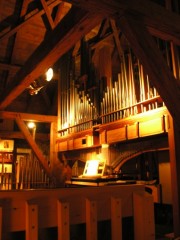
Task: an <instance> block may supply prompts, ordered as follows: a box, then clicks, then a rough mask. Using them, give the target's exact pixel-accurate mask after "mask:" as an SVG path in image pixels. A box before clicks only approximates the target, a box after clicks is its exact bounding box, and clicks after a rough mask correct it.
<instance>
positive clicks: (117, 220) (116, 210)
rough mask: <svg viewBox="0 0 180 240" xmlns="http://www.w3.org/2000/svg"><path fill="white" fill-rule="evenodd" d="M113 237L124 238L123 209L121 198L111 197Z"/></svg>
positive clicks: (119, 239) (114, 238)
mask: <svg viewBox="0 0 180 240" xmlns="http://www.w3.org/2000/svg"><path fill="white" fill-rule="evenodd" d="M111 238H112V240H121V239H122V210H121V199H120V198H111Z"/></svg>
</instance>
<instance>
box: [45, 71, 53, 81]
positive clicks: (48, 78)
mask: <svg viewBox="0 0 180 240" xmlns="http://www.w3.org/2000/svg"><path fill="white" fill-rule="evenodd" d="M52 78H53V69H52V68H49V69H48V70H47V72H46V81H48V82H49V81H51V79H52Z"/></svg>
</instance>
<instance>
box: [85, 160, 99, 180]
mask: <svg viewBox="0 0 180 240" xmlns="http://www.w3.org/2000/svg"><path fill="white" fill-rule="evenodd" d="M86 166H87V167H86V175H88V176H93V175H96V174H97V173H98V166H99V160H89V161H87V165H86Z"/></svg>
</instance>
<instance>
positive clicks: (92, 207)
mask: <svg viewBox="0 0 180 240" xmlns="http://www.w3.org/2000/svg"><path fill="white" fill-rule="evenodd" d="M86 240H97V204H96V202H95V201H90V200H89V199H86Z"/></svg>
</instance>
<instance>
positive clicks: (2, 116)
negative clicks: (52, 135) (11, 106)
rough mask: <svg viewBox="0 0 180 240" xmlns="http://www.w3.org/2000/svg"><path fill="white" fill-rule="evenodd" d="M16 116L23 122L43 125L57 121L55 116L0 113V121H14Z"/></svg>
mask: <svg viewBox="0 0 180 240" xmlns="http://www.w3.org/2000/svg"><path fill="white" fill-rule="evenodd" d="M18 116H20V118H21V119H22V120H24V121H35V122H36V121H37V122H44V123H51V122H56V121H57V116H48V115H40V114H30V113H19V112H8V111H0V119H15V118H16V117H18Z"/></svg>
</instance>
